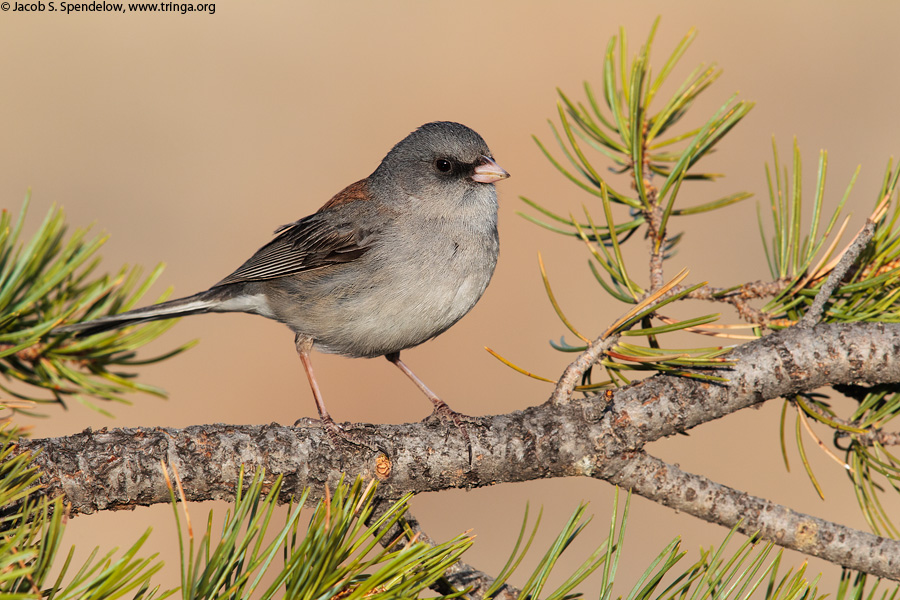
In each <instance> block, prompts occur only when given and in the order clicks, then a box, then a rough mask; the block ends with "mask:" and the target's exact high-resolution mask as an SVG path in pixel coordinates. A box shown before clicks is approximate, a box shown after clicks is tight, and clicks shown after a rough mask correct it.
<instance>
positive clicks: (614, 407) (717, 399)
mask: <svg viewBox="0 0 900 600" xmlns="http://www.w3.org/2000/svg"><path fill="white" fill-rule="evenodd" d="M730 358H733V359H734V360H736V361H737V364H736V365H734V366H733V367H730V368H729V369H727V370H724V372H723V373H722V374H723V375H725V376H726V377H728V378H729V380H730V381H729V383H727V384H725V385H716V384H712V383H709V382H705V381H698V380H694V379H689V378H679V377H671V376H660V375H657V376H654V377H651V378H648V379H646V380H644V381H641V382H639V383H636V384H634V385H632V386H629V387H627V388H623V389H621V390H619V391H617V392H616V393H615V394H613V395H612V398H611V399H607V398H606V397H605V396H601V397H599V398H597V397H588V398H571V399H569V400H568V401H567V402H563V403H553V402H547V403H545V404H543V405H541V406H535V407H531V408H528V409H526V410H523V411H516V412H513V413H509V414H504V415H495V416H490V417H481V418H479V419H477V420H476V423H475V424H473V425H472V426H470V427H469V434H470V437H471V443H472V447H473V451H474V460H473V462H472V463H471V464H470V463H469V460H468V454H467V451H466V441H465V440H464V439H463V438H462V437H461V436H460V435H459V434H458V433H457V432H456V430H455V429H453V428H450V429H448V428H446V427H444V426H442V425H441V424H440V423H438V422H432V421H428V420H426V421H425V422H422V423H410V424H401V425H378V426H373V425H357V426H352V427H353V429H354V434H355V435H357V436H359V437H362V438H365V439H366V440H367V441H368V442H370V443H371V444H372V445H373V446H374V447H377V448H382V449H383V454H380V453H378V452H374V451H372V452H369V451H362V452H352V453H349V452H348V453H341V452H339V451H336V449H335V448H334V447H332V446H331V444H330V442H329V440H328V436H327V434H326V433H325V431H324V430H322V429H321V428H291V427H283V426H280V425H275V424H273V425H266V426H249V425H247V426H233V425H221V424H218V425H206V426H193V427H188V428H185V429H162V428H154V429H116V430H111V431H107V430H105V429H104V430H101V431H98V432H93V431H90V430H87V431H85V432H82V433H80V434H76V435H72V436H67V437H62V438H54V439H35V440H23V441H22V442H20V447H19V449H18V450H19V451H20V452H23V451H40V453H39V454H38V455H37V456H36V458H35V462H36V465H37V466H38V467H39V468H40V469H41V470H42V471H43V473H44V475H43V478H42V483H43V484H44V485H45V486H46V487H45V493H47V494H51V495H55V494H65V495H66V500H67V501H68V502H71V503H72V510H73V513H79V512H82V513H89V512H93V511H95V510H107V509H121V508H132V507H134V506H135V505H146V504H153V503H157V502H167V501H168V490H167V488H166V485H165V482H164V480H163V477H162V472H161V470H160V467H159V460H160V459H164V460H166V461H167V462H169V463H172V464H175V465H176V466H177V467H178V469H179V472H180V473H181V476H182V482H183V485H184V489H185V493H186V495H187V498H188V499H189V500H207V499H216V498H231V497H233V493H234V486H235V482H236V481H237V475H238V472H239V470H240V468H241V466H242V465H244V466H245V467H246V468H248V469H255V468H257V467H265V468H266V471H267V473H268V474H269V475H270V476H274V475H275V474H279V473H281V474H284V479H285V483H284V487H283V490H284V494H285V496H289V495H291V494H297V493H298V492H299V491H300V490H301V489H302V488H303V487H305V486H309V487H311V488H313V494H312V496H313V497H314V498H315V497H320V495H321V491H322V489H323V485H324V484H325V483H326V482H327V483H328V484H329V485H334V484H335V483H336V482H337V480H338V478H339V477H340V473H341V472H349V473H353V474H359V475H362V476H364V477H377V478H378V479H379V480H381V487H380V490H381V493H383V494H384V495H386V496H387V497H398V496H399V495H401V494H402V493H406V492H412V493H419V492H424V491H438V490H444V489H448V488H470V487H481V486H487V485H495V484H497V483H504V482H515V481H530V480H534V479H542V478H550V477H570V476H577V475H581V476H585V475H586V476H591V477H595V478H600V479H606V480H608V481H620V482H625V481H626V480H627V481H628V484H629V485H630V486H632V487H634V488H635V489H638V490H640V491H641V493H642V494H643V495H645V496H646V497H647V498H650V499H653V500H656V501H659V502H661V503H664V504H665V503H667V502H668V503H671V502H674V501H675V500H674V499H673V498H672V496H671V495H670V493H667V492H666V490H664V489H656V488H655V487H654V485H655V483H654V482H655V481H656V480H655V474H654V473H656V472H658V471H659V470H660V467H659V465H653V466H655V467H656V471H653V470H652V469H636V467H635V466H634V465H636V464H637V465H639V464H640V463H633V462H629V461H631V460H633V457H634V455H635V453H638V454H640V453H642V450H643V447H644V445H645V444H647V443H649V442H651V441H653V440H656V439H659V438H661V437H665V436H669V435H673V434H676V433H679V432H682V431H686V430H688V429H690V428H692V427H696V426H697V425H700V424H702V423H705V422H708V421H711V420H713V419H717V418H720V417H722V416H725V415H727V414H730V413H733V412H735V411H737V410H740V409H742V408H746V407H749V406H753V405H755V404H758V403H760V402H763V401H765V400H768V399H771V398H777V397H780V396H790V395H793V394H796V393H798V392H803V391H809V390H814V389H816V388H819V387H822V386H825V385H832V384H848V383H854V384H869V385H870V384H875V383H896V382H900V325H895V324H881V323H857V324H842V325H836V324H826V325H819V326H816V327H814V328H811V329H799V328H791V329H787V330H784V331H781V332H778V333H775V334H772V335H770V336H768V337H765V338H762V339H760V340H757V341H754V342H750V343H748V344H745V345H743V346H740V347H738V348H736V349H735V350H734V351H733V352H732V354H731V355H730ZM666 468H667V469H669V467H666ZM628 469H631V471H629V470H628ZM666 473H667V475H670V476H671V477H676V476H682V475H679V474H678V473H674V472H672V471H668V470H667V471H666ZM642 477H643V479H641V478H642ZM690 477H697V476H690ZM691 481H699V480H691ZM709 484H711V485H716V484H712V482H709ZM697 485H699V483H698V484H697ZM717 489H719V488H717ZM721 489H727V488H721ZM731 492H732V493H728V494H726V493H721V494H718V495H716V496H715V501H716V505H715V509H716V510H715V512H713V513H712V514H711V515H710V516H711V517H712V518H713V519H714V520H716V519H718V520H716V521H715V522H721V523H723V524H725V525H726V526H731V524H733V522H732V521H729V520H727V519H725V518H724V517H721V516H717V515H728V514H743V511H744V508H743V506H744V505H743V504H741V502H743V501H746V499H747V498H748V497H747V496H745V495H742V494H740V493H739V492H735V491H734V490H731ZM695 505H696V506H697V508H696V509H695V510H696V511H697V513H698V516H699V513H700V512H702V511H703V510H709V507H708V506H707V505H704V504H702V502H700V501H699V500H698V501H697V503H695ZM766 506H767V510H768V509H770V508H777V509H778V510H779V511H782V512H783V513H784V514H793V515H795V517H796V518H797V519H800V518H804V517H802V516H797V513H791V512H790V509H788V508H786V507H778V506H777V505H774V504H767V505H766ZM683 509H684V510H686V511H688V509H687V508H686V507H684V508H683ZM723 519H725V520H723ZM823 523H825V522H824V521H823V522H820V523H819V522H817V525H816V527H817V528H818V529H817V530H818V531H826V530H827V531H842V532H844V533H847V532H850V533H853V534H854V535H856V534H859V535H863V536H865V535H868V534H863V533H862V532H854V531H853V530H850V529H840V526H839V525H834V524H827V523H825V525H828V527H833V528H838V529H827V528H824V525H822V524H823ZM763 525H765V526H763ZM755 526H756V525H755V522H754V523H750V524H748V525H747V528H748V530H749V529H752V528H754V527H755ZM759 526H760V527H761V528H762V531H761V535H762V536H763V537H764V538H765V539H769V540H771V541H774V542H776V543H778V544H781V545H783V546H786V547H794V548H796V549H798V550H801V551H807V546H808V544H807V543H806V541H805V538H804V537H803V536H802V535H797V534H796V530H792V531H795V534H793V535H791V536H785V535H781V536H780V537H779V534H778V531H780V530H779V529H773V528H772V527H771V526H768V525H766V523H765V522H763V521H760V522H759ZM842 535H843V533H842ZM870 538H871V539H877V540H878V544H884V547H885V548H888V547H891V546H890V545H891V544H896V542H893V541H889V540H881V539H880V538H875V536H870ZM848 539H849V538H848ZM866 539H869V538H866ZM835 552H838V551H835ZM838 553H839V552H838ZM829 556H832V557H834V552H832V553H831V554H829V555H827V556H826V555H823V558H828V557H829ZM895 556H900V547H896V550H895ZM829 560H832V558H829ZM835 560H837V559H835ZM838 563H839V564H844V562H841V561H840V560H838ZM866 564H868V563H866ZM873 564H874V563H873ZM879 564H880V563H879ZM876 566H877V567H878V568H879V569H881V568H883V569H884V570H882V571H878V572H879V574H881V575H883V576H885V577H890V578H892V579H896V580H900V564H896V563H892V564H888V565H887V566H878V565H875V566H873V567H872V568H873V569H874V568H875V567H876ZM854 568H861V567H854Z"/></svg>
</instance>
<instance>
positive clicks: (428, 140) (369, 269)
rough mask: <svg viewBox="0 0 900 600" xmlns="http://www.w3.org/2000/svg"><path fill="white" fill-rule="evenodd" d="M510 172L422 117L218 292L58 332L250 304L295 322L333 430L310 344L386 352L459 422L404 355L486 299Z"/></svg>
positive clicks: (477, 142) (358, 352)
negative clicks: (502, 191)
mask: <svg viewBox="0 0 900 600" xmlns="http://www.w3.org/2000/svg"><path fill="white" fill-rule="evenodd" d="M507 177H509V174H508V173H507V172H506V171H505V170H503V169H502V168H501V167H500V166H499V165H498V164H497V163H496V162H495V161H494V158H493V156H492V155H491V151H490V150H489V149H488V147H487V144H485V142H484V140H483V139H482V138H481V136H480V135H478V134H477V133H475V132H474V131H473V130H471V129H469V128H468V127H466V126H465V125H460V124H459V123H451V122H446V121H442V122H434V123H428V124H426V125H423V126H422V127H420V128H418V129H417V130H415V131H413V132H412V133H411V134H409V135H408V136H407V137H405V138H404V139H403V140H401V141H400V142H399V143H397V145H395V146H394V147H393V148H392V149H391V150H390V152H388V154H387V156H385V157H384V160H382V161H381V164H380V165H379V166H378V168H377V169H375V171H374V172H373V173H372V174H371V175H369V176H368V177H366V178H365V179H362V180H360V181H357V182H356V183H353V184H351V185H349V186H347V187H346V188H344V189H343V190H342V191H341V192H339V193H338V194H336V195H335V196H334V197H333V198H331V200H329V201H328V202H326V203H325V205H324V206H322V208H320V209H319V210H318V211H317V212H315V213H313V214H311V215H309V216H308V217H304V218H302V219H300V220H299V221H296V222H294V223H290V224H288V225H284V226H283V227H281V228H279V229H278V230H277V231H276V232H275V233H276V235H275V238H274V239H273V240H272V241H271V242H269V243H268V244H266V245H265V246H263V247H262V248H260V249H259V250H258V251H257V252H256V253H255V254H254V255H253V256H251V257H250V259H249V260H247V262H245V263H244V264H243V265H241V266H240V267H239V268H238V269H237V270H236V271H235V272H234V273H232V274H231V275H229V276H228V277H226V278H224V279H223V280H221V281H220V282H219V283H217V284H215V285H214V286H212V287H211V288H210V289H208V290H206V291H204V292H200V293H198V294H194V295H193V296H188V297H186V298H181V299H178V300H171V301H169V302H163V303H161V304H156V305H153V306H148V307H145V308H139V309H136V310H130V311H128V312H124V313H121V314H117V315H110V316H107V317H102V318H99V319H95V320H93V321H87V322H84V323H74V324H71V325H65V326H63V327H58V328H56V329H54V330H53V331H52V332H51V333H52V334H69V333H78V334H82V335H89V334H93V333H97V332H101V331H106V330H110V329H116V328H120V327H127V326H129V325H135V324H138V323H143V322H146V321H154V320H158V319H172V318H176V317H183V316H187V315H196V314H201V313H208V312H244V313H250V314H256V315H260V316H263V317H267V318H269V319H274V320H276V321H280V322H282V323H284V324H285V325H287V326H288V327H290V328H291V330H292V331H293V332H294V334H295V336H296V337H295V342H296V347H297V352H298V353H299V355H300V360H301V362H302V363H303V367H304V369H305V370H306V374H307V377H308V378H309V384H310V387H311V388H312V392H313V396H314V398H315V401H316V407H317V408H318V411H319V416H320V417H321V419H322V422H323V424H324V425H325V427H326V428H327V429H328V431H329V433H330V434H331V436H332V438H333V439H334V437H335V436H337V435H342V431H341V430H340V428H339V427H338V426H337V425H336V424H335V422H334V420H333V419H332V418H331V416H330V415H329V413H328V411H327V409H326V408H325V403H324V401H323V399H322V394H321V392H320V391H319V385H318V383H317V382H316V377H315V375H314V373H313V368H312V362H311V359H310V351H311V350H312V349H313V348H315V349H316V350H319V351H320V352H328V353H334V354H341V355H343V356H349V357H365V358H371V357H376V356H384V357H386V358H387V359H388V360H389V361H391V362H392V363H394V364H395V365H397V367H399V368H400V370H402V371H403V372H404V373H406V375H407V376H408V377H409V378H410V379H412V380H413V382H414V383H415V384H416V385H417V386H418V387H419V388H420V389H421V390H422V391H423V392H424V393H425V395H426V396H428V398H429V399H430V400H431V402H432V403H433V404H434V410H435V413H436V414H437V416H439V417H441V418H442V419H444V420H450V421H453V422H454V423H456V425H457V426H459V427H460V429H461V431H462V432H463V434H464V435H465V436H466V437H468V436H467V434H466V432H465V429H464V428H463V426H462V424H461V420H460V417H459V415H458V414H457V413H456V412H454V411H453V410H451V409H450V407H449V406H447V404H446V403H445V402H444V401H442V400H441V399H440V398H439V397H438V396H437V395H436V394H435V393H434V392H432V391H431V390H430V389H428V387H427V386H426V385H425V384H424V383H423V382H422V381H421V380H420V379H419V378H418V377H416V375H415V374H414V373H413V372H412V371H411V370H410V369H409V367H407V366H406V364H404V363H403V361H401V360H400V352H401V351H402V350H405V349H407V348H411V347H413V346H417V345H418V344H421V343H422V342H425V341H427V340H429V339H431V338H433V337H435V336H437V335H440V334H441V333H443V332H444V331H446V330H447V329H448V328H449V327H450V326H451V325H453V324H454V323H456V322H457V321H458V320H459V319H460V318H462V317H463V316H464V315H465V314H466V313H468V312H469V310H471V308H472V307H473V306H474V305H475V303H476V302H478V300H479V299H480V298H481V295H482V294H483V293H484V290H485V288H487V285H488V282H490V280H491V275H492V274H493V272H494V267H495V266H496V264H497V255H498V252H499V248H500V245H499V237H498V235H497V193H496V190H495V189H494V182H496V181H499V180H501V179H505V178H507Z"/></svg>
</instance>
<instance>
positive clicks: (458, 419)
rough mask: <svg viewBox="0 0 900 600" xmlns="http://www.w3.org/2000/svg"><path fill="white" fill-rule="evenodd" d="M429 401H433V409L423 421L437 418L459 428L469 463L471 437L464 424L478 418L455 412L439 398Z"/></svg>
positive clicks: (472, 422) (473, 421)
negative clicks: (464, 442)
mask: <svg viewBox="0 0 900 600" xmlns="http://www.w3.org/2000/svg"><path fill="white" fill-rule="evenodd" d="M431 401H432V402H433V403H434V411H433V412H432V413H431V414H430V415H429V416H428V417H426V418H425V421H432V420H438V421H440V422H442V423H447V424H450V423H452V424H453V425H455V426H456V428H457V429H459V433H460V434H461V435H462V437H463V439H464V440H465V441H466V449H467V450H468V452H469V465H471V464H472V438H470V437H469V431H468V429H466V425H465V424H466V423H470V424H474V423H477V422H478V420H477V419H476V418H475V417H470V416H469V415H464V414H463V413H458V412H456V411H455V410H453V409H452V408H450V406H449V405H448V404H447V403H446V402H444V401H443V400H441V399H440V398H431Z"/></svg>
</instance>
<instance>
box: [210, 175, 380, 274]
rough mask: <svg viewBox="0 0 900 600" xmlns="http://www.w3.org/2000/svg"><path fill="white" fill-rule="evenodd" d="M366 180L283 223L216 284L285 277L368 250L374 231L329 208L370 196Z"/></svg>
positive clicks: (345, 259) (346, 258)
mask: <svg viewBox="0 0 900 600" xmlns="http://www.w3.org/2000/svg"><path fill="white" fill-rule="evenodd" d="M362 186H364V182H357V183H355V184H353V185H351V186H349V187H348V188H347V189H345V190H344V191H342V192H341V193H339V194H337V195H336V196H335V197H334V198H332V199H331V200H329V201H328V203H326V204H325V206H323V207H322V209H321V210H320V211H319V212H317V213H315V214H312V215H310V216H308V217H304V218H303V219H300V220H299V221H296V222H294V223H290V224H288V225H284V226H282V227H279V228H278V230H277V231H276V232H275V233H276V234H277V235H276V237H275V239H273V240H272V241H271V242H269V243H268V244H266V245H265V246H263V247H262V248H260V249H259V250H257V251H256V254H254V255H253V256H251V257H250V259H249V260H247V262H245V263H244V264H243V265H241V266H240V267H238V269H237V270H236V271H235V272H234V273H232V274H231V275H229V276H228V277H226V278H225V279H223V280H222V281H220V282H219V283H217V284H216V285H215V286H213V287H218V286H222V285H228V284H229V283H242V282H247V281H260V280H264V279H274V278H276V277H285V276H287V275H292V274H294V273H300V272H302V271H310V270H313V269H320V268H322V267H327V266H329V265H336V264H341V263H347V262H351V261H353V260H356V259H357V258H359V257H360V256H362V255H363V254H365V253H366V251H368V249H369V243H371V241H372V237H371V235H369V234H368V233H367V232H363V231H361V230H360V229H359V228H358V227H354V226H353V225H352V224H351V223H348V222H346V221H344V220H342V219H334V218H333V214H331V215H330V214H329V212H331V211H327V209H329V208H332V207H337V206H339V205H342V204H346V203H349V202H352V201H364V200H366V197H365V193H364V189H362Z"/></svg>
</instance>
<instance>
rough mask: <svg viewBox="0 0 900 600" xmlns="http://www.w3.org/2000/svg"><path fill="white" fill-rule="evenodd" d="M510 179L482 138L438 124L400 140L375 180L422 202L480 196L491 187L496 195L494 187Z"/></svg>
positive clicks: (448, 124)
mask: <svg viewBox="0 0 900 600" xmlns="http://www.w3.org/2000/svg"><path fill="white" fill-rule="evenodd" d="M506 177H509V174H508V173H507V172H506V171H504V170H503V169H502V168H500V167H499V166H498V165H497V163H495V162H494V160H493V156H492V155H491V151H490V149H489V148H488V146H487V144H486V143H485V141H484V139H482V137H481V136H480V135H478V134H477V133H475V132H474V131H473V130H471V129H469V128H468V127H466V126H465V125H461V124H459V123H453V122H450V121H436V122H434V123H427V124H425V125H422V126H421V127H419V128H418V129H416V130H415V131H413V132H412V133H410V134H409V135H408V136H406V137H405V138H403V139H402V140H400V141H399V142H398V143H397V145H395V146H394V147H393V148H392V149H391V151H390V152H388V154H387V156H385V158H384V160H383V161H381V164H380V165H379V166H378V169H376V170H375V172H374V173H373V174H372V178H371V179H372V182H373V183H376V184H377V185H384V186H387V187H390V188H393V189H394V190H395V192H402V194H403V195H404V196H406V197H414V198H420V199H421V198H433V197H440V196H446V195H448V194H450V195H453V196H454V197H462V196H470V195H471V194H476V195H478V190H479V188H481V189H482V190H484V188H485V187H487V188H489V189H490V191H491V193H493V185H492V184H493V182H494V181H497V180H499V179H504V178H506ZM484 191H487V190H484Z"/></svg>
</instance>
